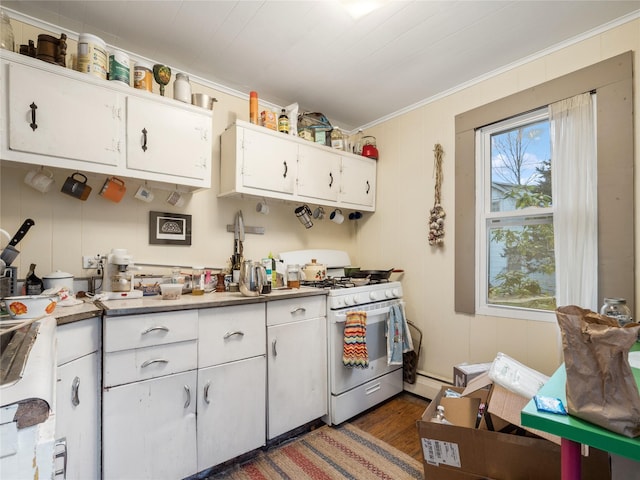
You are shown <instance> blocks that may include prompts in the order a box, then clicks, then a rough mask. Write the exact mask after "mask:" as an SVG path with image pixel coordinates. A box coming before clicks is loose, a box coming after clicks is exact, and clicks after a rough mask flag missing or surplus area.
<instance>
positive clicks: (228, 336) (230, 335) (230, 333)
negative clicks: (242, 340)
mask: <svg viewBox="0 0 640 480" xmlns="http://www.w3.org/2000/svg"><path fill="white" fill-rule="evenodd" d="M235 335H240V336H241V337H244V332H243V331H241V330H236V331H235V332H227V333H225V334H224V339H225V340H226V339H227V338H231V337H233V336H235Z"/></svg>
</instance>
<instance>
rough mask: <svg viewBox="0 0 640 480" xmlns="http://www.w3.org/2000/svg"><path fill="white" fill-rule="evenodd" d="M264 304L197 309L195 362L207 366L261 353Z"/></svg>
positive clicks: (264, 342) (263, 342)
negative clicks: (196, 356) (197, 334)
mask: <svg viewBox="0 0 640 480" xmlns="http://www.w3.org/2000/svg"><path fill="white" fill-rule="evenodd" d="M264 309H265V307H264V304H263V303H257V304H251V305H241V306H233V307H219V308H209V309H203V310H200V318H199V324H200V326H199V330H200V333H199V336H198V338H199V340H198V362H199V366H200V367H209V366H212V365H219V364H221V363H226V362H232V361H234V360H240V359H243V358H249V357H254V356H256V355H264V354H265V352H266V328H265V323H264V322H265V313H264Z"/></svg>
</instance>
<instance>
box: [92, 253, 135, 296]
mask: <svg viewBox="0 0 640 480" xmlns="http://www.w3.org/2000/svg"><path fill="white" fill-rule="evenodd" d="M133 269H134V267H133V257H132V256H131V255H129V253H128V252H127V250H126V249H124V248H114V249H112V250H111V253H109V254H108V255H107V262H106V264H105V266H104V272H103V276H102V293H103V294H104V295H106V297H107V298H106V299H107V300H122V299H128V298H141V297H142V290H135V289H134V288H133V286H134V283H133V276H134V274H133V271H132V270H133Z"/></svg>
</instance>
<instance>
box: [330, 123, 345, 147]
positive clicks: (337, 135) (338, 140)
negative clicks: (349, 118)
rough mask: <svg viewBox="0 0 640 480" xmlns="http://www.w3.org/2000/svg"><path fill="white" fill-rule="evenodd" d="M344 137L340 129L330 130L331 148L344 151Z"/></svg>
mask: <svg viewBox="0 0 640 480" xmlns="http://www.w3.org/2000/svg"><path fill="white" fill-rule="evenodd" d="M344 145H345V141H344V135H343V134H342V130H340V127H335V128H334V129H333V130H331V146H332V147H333V148H336V149H338V150H344Z"/></svg>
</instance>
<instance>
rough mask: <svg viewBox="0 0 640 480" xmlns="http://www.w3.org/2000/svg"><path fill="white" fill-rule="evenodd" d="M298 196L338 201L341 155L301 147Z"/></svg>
mask: <svg viewBox="0 0 640 480" xmlns="http://www.w3.org/2000/svg"><path fill="white" fill-rule="evenodd" d="M299 148H300V150H299V156H298V195H300V196H301V197H308V198H310V199H320V200H330V201H333V202H335V201H337V200H338V194H339V192H340V155H338V154H335V153H333V152H331V151H328V150H323V149H320V148H314V147H308V146H306V145H300V146H299Z"/></svg>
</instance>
